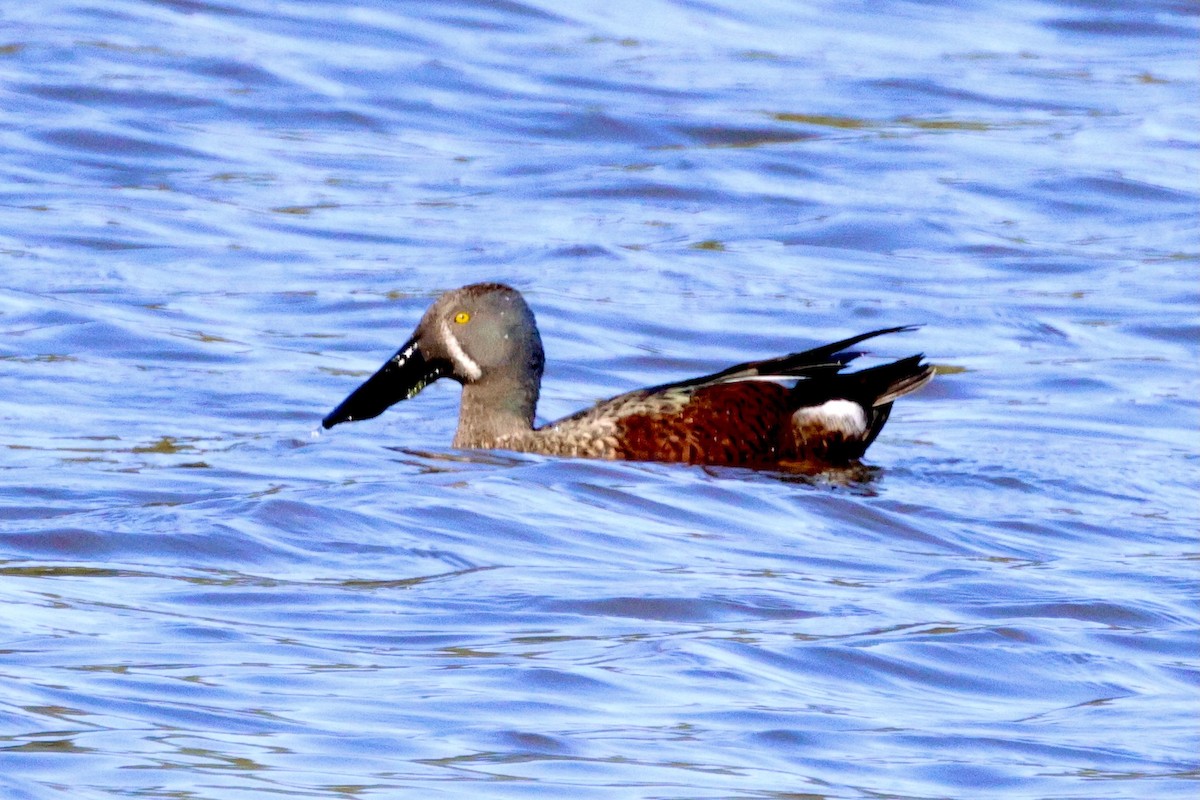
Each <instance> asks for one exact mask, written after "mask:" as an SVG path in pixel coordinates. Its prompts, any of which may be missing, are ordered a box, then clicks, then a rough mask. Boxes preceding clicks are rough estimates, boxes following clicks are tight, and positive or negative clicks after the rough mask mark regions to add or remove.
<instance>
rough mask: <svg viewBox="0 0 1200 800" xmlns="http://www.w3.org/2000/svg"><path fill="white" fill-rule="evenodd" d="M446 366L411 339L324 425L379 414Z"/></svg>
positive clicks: (414, 391) (428, 382)
mask: <svg viewBox="0 0 1200 800" xmlns="http://www.w3.org/2000/svg"><path fill="white" fill-rule="evenodd" d="M446 366H448V364H445V363H443V362H441V361H440V360H434V361H429V360H427V359H426V358H425V356H424V355H422V353H421V349H420V347H418V345H417V342H416V340H415V339H413V340H410V341H409V342H408V344H406V345H404V347H401V348H400V349H399V350H398V351H396V355H394V356H392V357H391V358H389V359H388V361H387V363H386V364H384V365H383V366H382V367H380V368H379V371H378V372H376V373H375V374H374V375H372V376H371V377H369V378H367V380H366V382H364V383H363V385H362V386H359V387H358V388H357V389H355V390H354V391H353V392H351V393H350V396H349V397H347V398H346V399H345V400H343V401H342V402H341V405H339V406H338V407H337V408H335V409H334V410H333V411H331V412H330V413H329V415H328V416H327V417H325V419H323V420H321V426H322V427H323V428H325V429H329V428H332V427H333V426H334V425H337V424H338V423H340V422H355V421H357V420H363V419H373V418H374V417H378V416H379V415H380V414H382V413H383V412H384V411H386V410H387V409H388V407H389V406H392V405H394V404H396V403H399V402H400V401H401V400H407V399H408V398H410V397H413V396H414V395H416V394H417V393H418V392H420V391H421V390H422V389H424V388H425V387H426V386H428V385H429V384H430V383H432V382H433V381H436V380H437V379H438V378H440V377H442V376H443V375H444V374H446V373H445V372H444V371H443V370H444V368H445V367H446Z"/></svg>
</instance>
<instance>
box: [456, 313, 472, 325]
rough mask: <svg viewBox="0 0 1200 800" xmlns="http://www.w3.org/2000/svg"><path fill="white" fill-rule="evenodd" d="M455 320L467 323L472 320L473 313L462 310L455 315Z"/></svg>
mask: <svg viewBox="0 0 1200 800" xmlns="http://www.w3.org/2000/svg"><path fill="white" fill-rule="evenodd" d="M454 321H455V322H457V323H458V324H459V325H466V324H467V323H468V322H470V321H471V315H470V314H468V313H467V312H465V311H460V312H458V313H457V314H455V315H454Z"/></svg>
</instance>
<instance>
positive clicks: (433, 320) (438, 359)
mask: <svg viewBox="0 0 1200 800" xmlns="http://www.w3.org/2000/svg"><path fill="white" fill-rule="evenodd" d="M544 363H545V356H544V354H543V352H542V339H541V336H539V335H538V330H537V323H536V322H535V321H534V318H533V312H532V311H530V310H529V306H528V305H526V303H525V299H524V298H523V297H521V294H520V292H518V291H517V290H516V289H513V288H511V287H509V286H505V285H503V284H500V283H475V284H471V285H470V286H464V287H462V288H461V289H455V290H453V291H450V292H446V293H445V294H443V295H442V296H441V297H439V298H438V299H437V300H435V301H434V303H433V305H432V306H430V307H429V310H428V311H426V312H425V316H423V317H422V318H421V322H420V323H419V324H418V325H417V329H416V331H415V332H414V333H413V336H412V338H411V339H409V341H408V342H407V343H406V344H405V345H404V346H403V347H401V348H400V349H399V350H398V351H397V352H396V354H395V355H394V356H392V357H391V358H390V359H388V361H387V363H386V364H384V365H383V367H381V368H380V369H379V371H378V372H376V373H375V374H374V375H372V376H371V377H370V378H368V379H367V380H366V382H364V383H363V384H362V385H361V386H359V387H358V388H357V389H355V390H354V392H352V393H351V394H350V396H349V397H347V398H346V399H345V400H344V401H342V403H341V405H339V406H338V407H337V408H336V409H334V410H333V412H332V413H330V414H329V416H327V417H325V419H324V420H323V422H322V424H323V425H324V426H325V427H326V428H331V427H333V426H334V425H337V424H338V423H340V422H349V421H352V420H363V419H371V418H372V417H377V416H379V415H380V414H382V413H383V411H384V410H385V409H387V408H388V407H389V406H391V405H392V404H394V403H397V402H399V401H401V400H407V399H409V398H411V397H414V396H415V395H416V394H417V393H418V392H420V391H421V390H422V389H424V388H425V387H426V386H427V385H429V384H430V383H432V382H433V381H435V380H437V379H438V378H453V379H454V380H456V381H458V382H459V383H461V384H462V385H463V402H462V409H461V411H460V414H459V429H458V434H457V435H456V436H455V440H454V443H455V445H456V446H459V447H482V446H487V442H484V443H482V444H481V443H478V442H479V441H480V440H482V439H489V438H492V439H494V438H495V437H496V436H500V435H504V434H506V433H511V432H516V431H517V430H522V429H523V430H526V431H528V430H529V429H530V428H531V427H532V425H533V415H534V408H535V406H536V405H537V396H538V388H539V386H540V385H541V380H542V368H543V366H544Z"/></svg>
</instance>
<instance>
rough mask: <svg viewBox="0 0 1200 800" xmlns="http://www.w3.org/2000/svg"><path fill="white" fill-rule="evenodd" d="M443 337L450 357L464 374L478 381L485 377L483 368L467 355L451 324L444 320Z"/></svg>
mask: <svg viewBox="0 0 1200 800" xmlns="http://www.w3.org/2000/svg"><path fill="white" fill-rule="evenodd" d="M442 339H444V340H445V342H446V349H447V350H449V351H450V358H451V359H452V360H453V361H454V366H456V367H457V368H458V369H459V370H460V371H461V372H462V374H464V375H466V376H467V377H468V378H470V379H471V380H473V381H477V380H479V379H480V378H482V377H483V370H481V369H480V368H479V365H478V364H476V363H475V362H474V360H472V358H471V357H470V356H469V355H467V353H466V351H465V350H463V349H462V345H461V344H459V343H458V339H456V338H455V337H454V334H453V333H451V331H450V326H449V325H447V324H446V323H445V322H444V321H443V322H442Z"/></svg>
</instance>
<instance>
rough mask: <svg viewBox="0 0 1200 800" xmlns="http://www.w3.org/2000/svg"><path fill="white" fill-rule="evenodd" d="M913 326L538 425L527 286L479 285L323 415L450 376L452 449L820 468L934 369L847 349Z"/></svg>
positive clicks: (861, 447) (854, 451)
mask: <svg viewBox="0 0 1200 800" xmlns="http://www.w3.org/2000/svg"><path fill="white" fill-rule="evenodd" d="M912 329H913V328H912V327H908V326H906V327H898V328H883V329H881V330H876V331H871V332H869V333H863V334H860V335H858V336H852V337H850V338H849V339H843V340H841V341H838V342H833V343H832V344H827V345H824V346H822V347H816V348H813V349H811V350H805V351H803V352H799V353H792V354H791V355H786V356H781V357H779V358H770V359H766V360H763V361H750V362H747V363H745V364H738V365H737V366H733V367H729V368H728V369H724V370H721V371H720V372H715V373H713V374H712V375H705V376H703V377H699V378H691V379H689V380H684V381H679V382H676V383H665V384H662V385H661V386H652V387H650V388H647V389H635V390H634V391H632V392H626V393H625V394H621V395H617V396H616V397H613V398H611V399H608V400H604V401H602V402H600V403H597V404H596V405H594V406H592V407H591V408H588V409H584V410H583V411H579V412H578V413H575V414H572V415H571V416H569V417H564V418H563V419H560V420H558V421H557V422H552V423H550V424H549V425H544V426H542V427H540V428H535V427H534V411H535V408H536V406H537V400H538V392H539V390H540V388H541V382H542V369H543V367H544V365H545V356H544V354H543V351H542V339H541V336H540V335H539V334H538V329H537V324H536V322H535V321H534V317H533V312H532V311H531V310H530V309H529V306H528V305H527V304H526V302H525V299H524V298H523V297H522V296H521V294H520V292H518V291H517V290H515V289H513V288H511V287H509V286H505V285H503V284H499V283H476V284H472V285H470V286H464V287H462V288H460V289H454V290H453V291H449V292H446V293H445V294H443V295H442V296H440V297H439V298H438V299H437V300H436V301H434V303H433V305H432V306H430V307H429V310H428V311H426V312H425V316H423V317H422V318H421V321H420V323H419V324H418V325H417V329H416V331H415V332H414V333H413V335H412V338H411V339H409V340H408V342H407V343H406V344H405V345H404V346H403V347H401V348H400V349H399V350H398V351H397V352H396V354H395V355H393V356H392V357H391V358H390V359H388V361H387V363H386V364H384V365H383V366H382V367H381V368H380V369H379V371H378V372H376V373H375V374H374V375H372V376H371V377H370V378H368V379H367V380H366V382H364V383H363V384H362V385H361V386H359V387H358V388H357V389H355V390H354V391H353V392H352V393H351V394H350V395H349V396H348V397H347V398H346V399H345V400H343V401H342V403H341V404H340V405H339V406H338V407H337V408H335V409H334V410H333V411H332V412H331V413H330V414H329V415H328V416H327V417H325V419H324V420H322V423H321V424H322V425H323V426H324V427H325V428H326V429H328V428H332V427H333V426H334V425H338V424H340V423H342V422H351V421H358V420H365V419H371V418H373V417H377V416H379V415H380V414H382V413H383V411H384V410H385V409H387V408H388V407H389V406H391V405H393V404H395V403H397V402H399V401H401V400H408V399H410V398H412V397H414V396H415V395H416V394H417V393H419V392H420V391H421V390H422V389H424V388H425V387H426V386H427V385H429V384H430V383H432V382H433V381H436V380H438V379H439V378H452V379H453V380H456V381H458V382H459V383H460V384H462V387H463V389H462V401H461V407H460V409H459V416H458V430H457V432H456V433H455V435H454V443H453V445H454V447H459V448H476V449H500V450H516V451H521V452H528V453H543V454H546V455H554V456H573V457H581V458H605V459H623V460H629V461H676V462H686V463H691V464H712V465H729V466H747V467H756V468H791V469H801V470H803V471H819V470H821V469H822V468H825V467H836V466H841V465H846V464H849V463H851V462H853V461H855V460H856V459H858V458H859V457H861V456H862V454H863V453H864V452H865V451H866V449H867V447H868V446H869V445H870V444H871V442H873V441H875V437H877V436H878V435H879V431H880V429H882V428H883V424H884V423H885V422H886V421H887V418H888V415H889V413H891V409H892V402H893V401H895V400H896V399H897V398H898V397H902V396H904V395H906V394H909V393H911V392H914V391H916V390H917V389H919V388H921V387H922V386H924V385H925V384H926V383H928V382H929V380H930V379H931V378H932V377H933V375H934V371H935V370H934V367H933V366H932V365H930V364H927V363H924V362H923V361H922V360H921V359H922V356H920V355H914V356H909V357H908V358H903V359H900V360H899V361H894V362H892V363H889V364H882V365H880V366H876V367H871V368H869V369H863V370H859V371H857V372H849V373H845V372H842V369H843V368H844V367H845V366H846V365H847V364H848V363H849V362H850V361H852V360H853V359H855V358H857V357H858V356H859V355H861V353H859V352H855V351H853V350H849V349H847V348H850V347H853V346H854V345H856V344H858V343H859V342H862V341H865V340H867V339H871V338H873V337H876V336H882V335H885V334H889V333H899V332H902V331H908V330H912Z"/></svg>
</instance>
